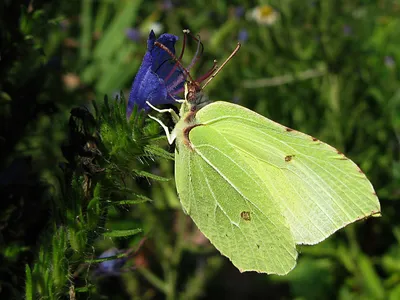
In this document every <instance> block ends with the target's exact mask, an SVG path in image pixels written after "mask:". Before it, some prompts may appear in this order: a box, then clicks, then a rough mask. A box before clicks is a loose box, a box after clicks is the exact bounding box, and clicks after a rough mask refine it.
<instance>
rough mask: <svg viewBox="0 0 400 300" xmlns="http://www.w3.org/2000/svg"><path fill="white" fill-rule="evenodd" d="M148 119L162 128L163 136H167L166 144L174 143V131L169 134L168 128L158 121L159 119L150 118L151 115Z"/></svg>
mask: <svg viewBox="0 0 400 300" xmlns="http://www.w3.org/2000/svg"><path fill="white" fill-rule="evenodd" d="M149 118H150V119H153V120H154V121H156V122H157V123H158V124H160V125H161V127H162V128H163V129H164V131H165V135H166V136H167V140H168V144H170V145H171V144H172V143H173V142H174V140H175V138H176V134H175V132H174V131H172V132H169V129H168V127H167V126H166V125H165V124H164V123H163V122H162V121H161V120H159V119H157V118H155V117H153V116H151V115H149Z"/></svg>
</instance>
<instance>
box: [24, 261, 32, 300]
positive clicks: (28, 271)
mask: <svg viewBox="0 0 400 300" xmlns="http://www.w3.org/2000/svg"><path fill="white" fill-rule="evenodd" d="M25 276H26V279H25V299H26V300H33V282H32V272H31V268H30V267H29V265H28V264H26V265H25Z"/></svg>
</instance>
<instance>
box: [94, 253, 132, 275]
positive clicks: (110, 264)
mask: <svg viewBox="0 0 400 300" xmlns="http://www.w3.org/2000/svg"><path fill="white" fill-rule="evenodd" d="M121 252H122V251H119V250H118V249H116V248H111V249H109V250H107V251H105V252H103V253H102V254H101V255H100V256H99V258H107V257H110V256H114V255H118V254H120V253H121ZM125 262H126V258H116V259H112V260H106V261H103V262H101V263H100V264H99V266H98V269H97V270H96V271H97V273H98V274H101V275H111V276H113V275H119V274H120V273H121V268H122V267H123V266H124V264H125Z"/></svg>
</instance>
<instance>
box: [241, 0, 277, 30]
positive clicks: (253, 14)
mask: <svg viewBox="0 0 400 300" xmlns="http://www.w3.org/2000/svg"><path fill="white" fill-rule="evenodd" d="M247 17H248V19H250V20H254V21H256V22H257V23H258V24H261V25H272V24H274V23H275V22H276V20H277V19H278V18H279V12H277V11H276V10H275V9H274V8H273V7H272V6H270V5H267V4H265V5H260V6H256V7H254V8H253V9H252V10H251V11H249V12H248V13H247Z"/></svg>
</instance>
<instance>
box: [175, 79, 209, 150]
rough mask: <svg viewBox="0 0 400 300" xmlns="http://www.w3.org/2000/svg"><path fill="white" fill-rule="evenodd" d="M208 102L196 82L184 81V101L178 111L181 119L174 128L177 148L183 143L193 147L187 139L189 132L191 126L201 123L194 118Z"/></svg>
mask: <svg viewBox="0 0 400 300" xmlns="http://www.w3.org/2000/svg"><path fill="white" fill-rule="evenodd" d="M209 103H210V100H209V98H208V97H207V96H206V95H205V94H204V93H203V91H202V89H201V87H200V85H199V84H198V83H197V82H187V83H186V85H185V102H183V103H182V106H181V109H180V113H179V115H180V117H181V119H180V120H179V122H178V123H177V124H176V125H175V128H174V133H175V135H176V140H177V146H178V148H179V147H181V144H182V143H183V144H184V145H186V146H187V147H189V148H191V149H193V146H192V145H191V143H190V140H189V132H190V130H191V129H192V128H194V127H197V126H199V125H201V124H199V122H198V120H196V113H197V112H198V111H199V110H200V109H201V108H203V107H204V106H206V105H207V104H209Z"/></svg>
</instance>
